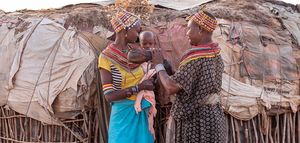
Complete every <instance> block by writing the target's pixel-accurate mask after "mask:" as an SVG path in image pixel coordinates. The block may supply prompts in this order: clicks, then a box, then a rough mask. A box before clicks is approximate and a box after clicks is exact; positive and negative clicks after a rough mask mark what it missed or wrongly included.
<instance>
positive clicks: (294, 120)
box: [291, 113, 296, 143]
mask: <svg viewBox="0 0 300 143" xmlns="http://www.w3.org/2000/svg"><path fill="white" fill-rule="evenodd" d="M292 114H293V119H292V128H291V129H292V143H296V113H292Z"/></svg>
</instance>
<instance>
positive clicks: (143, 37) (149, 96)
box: [134, 31, 157, 139]
mask: <svg viewBox="0 0 300 143" xmlns="http://www.w3.org/2000/svg"><path fill="white" fill-rule="evenodd" d="M139 38H140V46H141V48H143V49H145V50H150V49H151V48H153V45H154V34H153V33H152V32H151V31H143V32H142V33H141V34H140V37H139ZM141 66H142V68H143V70H144V73H145V75H144V77H143V79H142V80H141V82H142V81H144V80H147V79H150V78H152V76H153V75H154V74H155V73H156V71H155V69H151V63H148V62H145V63H142V64H141ZM143 98H144V99H146V100H147V101H149V102H150V103H151V105H152V106H151V107H150V110H149V116H148V123H149V130H150V132H151V134H152V135H153V137H154V139H155V132H154V128H153V125H154V117H155V115H156V112H157V110H156V108H155V104H156V101H155V95H154V92H153V91H146V90H143V91H140V92H139V93H138V94H137V98H136V101H135V104H134V108H135V111H136V112H137V113H138V112H141V111H142V109H141V101H142V99H143Z"/></svg>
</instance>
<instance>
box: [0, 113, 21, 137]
mask: <svg viewBox="0 0 300 143" xmlns="http://www.w3.org/2000/svg"><path fill="white" fill-rule="evenodd" d="M15 115H16V112H14V114H13V116H15ZM13 119H14V127H15V139H17V140H19V139H18V130H17V121H16V120H17V119H16V118H13ZM0 120H1V119H0Z"/></svg>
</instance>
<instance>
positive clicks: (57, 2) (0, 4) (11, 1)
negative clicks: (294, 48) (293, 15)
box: [0, 0, 300, 12]
mask: <svg viewBox="0 0 300 143" xmlns="http://www.w3.org/2000/svg"><path fill="white" fill-rule="evenodd" d="M95 1H107V0H0V9H1V10H4V11H6V12H12V11H16V10H20V9H33V10H38V9H48V8H59V7H62V6H65V5H68V4H76V3H88V2H95ZM283 1H285V2H288V3H292V4H300V0H283Z"/></svg>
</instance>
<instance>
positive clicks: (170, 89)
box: [158, 70, 181, 95]
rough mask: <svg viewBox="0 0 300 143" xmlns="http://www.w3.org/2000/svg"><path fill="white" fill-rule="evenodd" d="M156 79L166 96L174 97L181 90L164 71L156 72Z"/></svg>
mask: <svg viewBox="0 0 300 143" xmlns="http://www.w3.org/2000/svg"><path fill="white" fill-rule="evenodd" d="M158 78H159V80H160V82H161V84H162V86H163V87H164V89H165V94H166V95H174V94H175V93H177V92H179V91H180V90H181V87H180V86H179V85H178V84H177V83H176V82H175V81H173V80H172V79H171V78H170V76H169V75H168V74H167V72H166V71H165V70H162V71H159V72H158Z"/></svg>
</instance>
